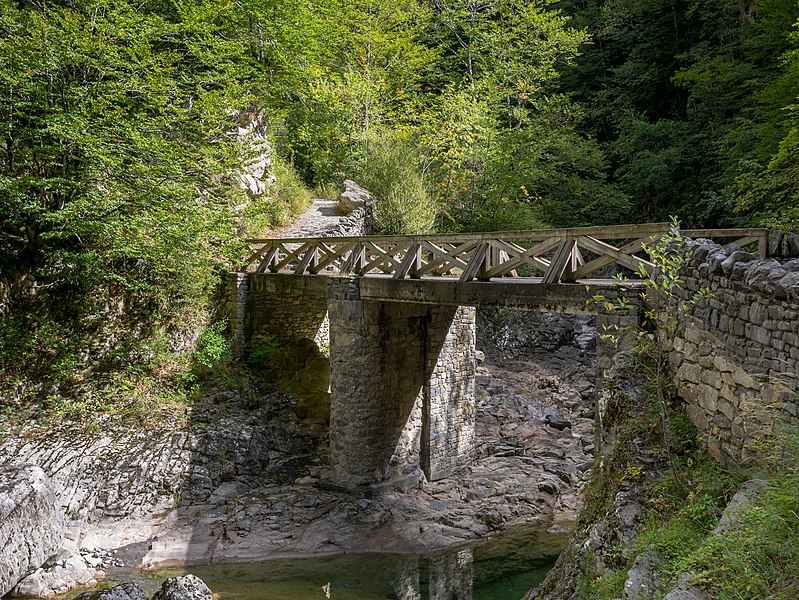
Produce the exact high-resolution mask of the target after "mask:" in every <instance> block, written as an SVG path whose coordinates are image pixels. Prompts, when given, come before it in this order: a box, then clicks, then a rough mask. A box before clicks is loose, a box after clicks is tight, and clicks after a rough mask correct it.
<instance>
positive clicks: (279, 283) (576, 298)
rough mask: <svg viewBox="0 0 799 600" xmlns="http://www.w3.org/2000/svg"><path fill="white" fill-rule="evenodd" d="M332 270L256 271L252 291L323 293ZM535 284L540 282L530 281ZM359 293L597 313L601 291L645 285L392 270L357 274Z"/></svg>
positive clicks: (632, 295)
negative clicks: (418, 275) (462, 277)
mask: <svg viewBox="0 0 799 600" xmlns="http://www.w3.org/2000/svg"><path fill="white" fill-rule="evenodd" d="M330 277H331V276H330V275H308V276H305V277H295V276H294V275H293V274H291V273H251V274H250V277H249V279H250V289H251V291H253V292H256V293H257V292H269V293H278V294H281V293H285V294H286V295H288V294H296V293H297V292H298V289H301V290H302V294H303V296H307V297H318V298H324V297H326V296H327V294H328V285H327V284H328V280H329V279H330ZM531 284H535V285H531ZM358 288H359V298H360V299H361V300H371V301H379V302H409V303H415V304H437V305H450V306H496V307H501V308H515V309H521V310H533V311H540V312H565V313H572V314H594V313H596V307H595V306H594V304H593V302H592V299H593V298H594V297H595V296H596V295H607V294H608V293H616V294H618V295H622V296H626V297H627V298H629V299H630V300H631V301H633V300H635V299H636V298H637V294H638V293H639V292H640V291H641V290H642V288H643V282H642V281H640V280H639V281H629V282H625V283H624V284H621V283H620V282H619V281H617V280H611V279H585V280H581V281H579V282H575V283H548V284H543V283H541V278H540V277H519V278H512V279H511V278H508V279H502V280H495V281H491V282H487V281H468V282H461V281H459V280H458V278H457V277H425V278H424V279H401V280H398V279H394V278H392V277H391V276H388V275H369V276H365V277H360V278H358Z"/></svg>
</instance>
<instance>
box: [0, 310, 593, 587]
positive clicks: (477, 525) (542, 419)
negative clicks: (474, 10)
mask: <svg viewBox="0 0 799 600" xmlns="http://www.w3.org/2000/svg"><path fill="white" fill-rule="evenodd" d="M502 318H503V319H506V320H507V319H508V318H510V321H509V322H508V323H509V325H508V327H503V326H499V327H494V325H491V324H490V323H489V321H490V320H491V319H494V321H496V322H497V323H498V322H500V321H502V319H497V315H493V316H492V315H491V314H488V315H483V316H482V317H481V319H483V320H484V324H483V326H482V327H480V328H479V329H480V330H481V331H484V332H485V334H484V335H483V338H482V339H481V340H480V344H481V345H482V346H483V347H484V349H485V351H486V355H487V357H488V358H487V359H486V360H485V362H483V364H482V365H481V366H479V367H478V372H477V409H478V413H477V440H478V453H477V457H478V458H477V460H476V461H475V463H474V464H473V466H472V467H471V468H470V469H469V471H468V473H466V474H465V475H464V476H463V477H460V478H457V479H451V480H444V481H438V482H433V483H426V484H424V485H422V486H421V487H420V488H419V489H415V490H412V491H408V492H394V493H387V494H385V495H381V496H374V497H359V496H355V495H352V494H348V493H343V492H340V491H335V490H331V489H327V488H326V487H325V486H324V484H323V483H322V481H321V478H320V476H321V475H322V474H323V472H324V469H325V454H326V448H327V438H326V433H327V430H326V427H325V425H324V423H323V422H319V421H314V420H310V419H306V420H302V419H300V418H299V417H298V416H297V414H298V412H299V413H301V412H302V411H298V410H297V406H298V405H297V399H296V398H295V397H293V396H291V395H289V394H286V393H284V392H281V391H278V390H275V389H274V388H271V389H270V388H269V387H268V386H266V385H262V384H258V383H257V382H256V381H255V380H253V382H252V384H251V385H250V386H249V387H248V388H247V389H246V390H244V389H236V390H229V389H224V388H223V387H220V386H217V387H215V388H210V389H208V390H207V393H206V395H205V396H204V398H203V399H202V400H201V401H199V402H198V403H197V405H196V406H195V407H194V408H193V409H192V411H191V414H189V415H187V418H186V419H185V422H181V423H169V424H163V425H162V426H160V427H158V428H155V429H152V428H151V429H148V430H131V429H129V428H126V429H113V428H111V427H107V428H106V427H103V426H102V425H101V426H100V428H99V432H98V431H96V430H94V431H79V430H76V429H73V428H71V427H69V426H67V425H65V426H63V427H62V428H60V429H58V430H55V431H52V430H50V431H46V432H43V431H41V430H40V429H37V428H36V427H35V426H34V425H31V426H30V427H29V428H26V429H23V430H21V431H18V432H17V433H16V434H14V435H12V436H10V437H8V438H7V439H5V440H4V441H3V442H2V443H1V444H0V456H2V458H3V459H4V460H7V459H11V460H14V461H18V462H27V463H33V464H37V465H39V466H40V467H41V468H42V469H43V470H44V471H45V472H46V473H47V474H48V475H49V476H50V478H51V479H52V481H53V483H54V486H55V488H56V490H57V495H58V497H59V500H60V504H61V507H62V510H63V512H64V515H65V517H66V532H67V533H66V541H65V544H64V547H65V548H66V553H64V552H62V554H61V559H63V560H64V561H67V560H68V559H69V558H70V557H72V558H74V557H76V556H79V557H81V558H82V559H83V560H85V561H90V562H91V563H92V565H91V566H92V568H94V569H96V570H101V569H102V568H103V567H107V566H109V565H112V564H117V565H119V564H125V565H127V566H139V565H140V566H143V567H156V566H167V565H181V564H204V563H205V564H207V563H216V562H240V561H253V560H258V559H264V558H270V557H279V556H282V557H285V556H303V555H317V554H325V553H341V552H355V551H359V552H361V551H362V552H387V551H392V552H415V553H420V552H429V551H433V550H438V549H443V548H448V547H453V546H457V545H460V544H463V543H465V542H468V541H470V540H474V539H477V538H480V537H483V536H487V535H491V534H493V533H497V532H501V531H503V530H505V529H507V528H510V527H513V526H517V525H522V524H535V523H538V524H548V525H552V526H554V527H562V526H563V525H568V523H570V522H571V521H573V520H574V519H575V517H576V510H577V505H578V500H577V498H578V493H579V490H580V488H581V486H582V484H583V483H584V482H585V481H586V479H587V477H588V474H589V469H590V465H591V460H592V454H593V437H592V433H593V408H592V407H593V351H592V348H591V346H590V340H591V339H592V335H591V328H590V324H587V323H585V322H582V321H576V320H574V319H563V318H555V317H544V318H542V317H537V316H535V315H532V314H525V313H517V314H515V316H513V315H511V316H509V315H504V317H502ZM486 319H488V321H486ZM494 321H492V322H494ZM495 324H496V323H495ZM523 331H527V333H526V334H524V335H521V337H520V332H523ZM510 332H512V333H510ZM511 357H512V358H511ZM81 549H82V552H81ZM73 562H75V561H74V560H73ZM65 565H66V562H64V565H62V566H61V571H64V570H65V568H66V567H65ZM54 568H55V567H54V566H53V564H52V563H51V566H50V569H49V572H52V571H53V569H54ZM47 572H48V570H47V569H46V568H45V569H42V570H40V571H39V572H38V575H37V574H34V577H38V580H39V581H49V583H48V584H47V585H44V586H43V585H38V586H36V587H35V589H34V588H33V587H30V586H28V588H25V584H24V582H23V587H22V589H23V590H27V591H28V592H29V593H30V592H33V591H35V592H36V594H37V595H47V594H48V593H52V592H53V591H57V590H58V589H59V583H58V582H57V581H55V580H54V579H53V578H50V579H47V577H45V575H46V573H47ZM73 583H74V582H73ZM61 587H63V585H62V586H61Z"/></svg>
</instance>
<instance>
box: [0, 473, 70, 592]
mask: <svg viewBox="0 0 799 600" xmlns="http://www.w3.org/2000/svg"><path fill="white" fill-rule="evenodd" d="M63 537H64V518H63V515H62V514H61V508H60V506H59V504H58V500H57V498H56V494H55V491H54V489H53V487H52V485H51V484H50V480H49V479H48V478H47V476H46V475H45V473H44V471H42V470H41V469H40V468H39V467H36V466H34V465H30V464H17V463H5V464H2V465H0V596H4V595H5V594H7V593H8V592H9V591H10V590H11V589H12V588H13V587H14V586H15V585H16V584H17V582H18V581H19V580H20V579H22V578H24V577H25V576H26V575H28V574H29V573H31V572H33V571H35V570H36V569H38V568H39V567H41V566H42V565H43V564H44V563H45V562H46V561H47V560H48V559H49V558H51V557H53V556H54V555H55V554H56V552H57V551H58V549H59V547H60V546H61V542H62V540H63Z"/></svg>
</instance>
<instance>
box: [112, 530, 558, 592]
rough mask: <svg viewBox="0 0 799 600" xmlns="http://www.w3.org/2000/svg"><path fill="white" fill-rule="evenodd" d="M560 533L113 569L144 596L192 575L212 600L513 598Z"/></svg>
mask: <svg viewBox="0 0 799 600" xmlns="http://www.w3.org/2000/svg"><path fill="white" fill-rule="evenodd" d="M567 536H568V534H567V533H549V532H547V531H545V530H542V529H540V528H522V529H516V530H513V531H509V532H507V533H505V534H503V535H502V536H499V537H495V538H491V539H489V540H486V541H484V542H482V543H478V544H476V545H474V546H470V547H466V548H461V549H458V550H455V551H450V552H444V553H440V554H434V555H429V556H412V555H411V556H409V555H396V554H379V553H372V554H344V555H337V556H324V557H315V558H298V559H276V560H269V561H263V562H259V563H248V564H230V565H212V566H196V567H188V568H181V569H165V570H160V571H153V572H131V571H118V572H111V573H109V579H111V580H116V581H133V582H135V583H137V584H139V585H140V586H141V587H142V588H144V590H145V591H146V592H148V594H152V593H154V592H155V590H156V589H157V588H158V587H160V585H161V582H162V581H163V580H164V579H165V578H167V577H174V576H176V575H182V574H186V573H194V574H195V575H197V576H198V577H200V578H201V579H202V580H203V581H205V582H206V583H207V584H208V586H209V587H210V588H211V590H213V592H214V595H215V598H217V599H218V600H245V599H246V600H315V599H316V600H318V599H325V598H326V592H325V589H324V588H325V586H328V585H329V594H330V595H329V598H330V599H331V600H377V599H382V600H386V599H398V600H520V599H521V598H522V597H523V596H524V594H525V593H526V592H527V590H529V589H530V588H531V587H533V586H535V585H537V584H538V583H540V582H541V581H542V580H543V579H544V577H545V576H546V573H547V571H548V570H549V568H550V567H551V566H552V564H553V563H554V561H555V559H556V558H557V555H558V553H559V552H560V550H561V549H562V548H563V546H564V545H565V543H566V538H567Z"/></svg>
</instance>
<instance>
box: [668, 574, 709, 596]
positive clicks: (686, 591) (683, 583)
mask: <svg viewBox="0 0 799 600" xmlns="http://www.w3.org/2000/svg"><path fill="white" fill-rule="evenodd" d="M663 600H710V596H708V595H707V594H706V593H705V592H703V591H702V590H700V589H699V588H698V587H696V586H695V585H693V584H692V582H691V577H690V576H689V575H683V576H682V577H680V580H679V581H678V582H677V585H676V586H675V587H674V589H672V590H671V591H670V592H669V593H668V594H666V595H665V596H663Z"/></svg>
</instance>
